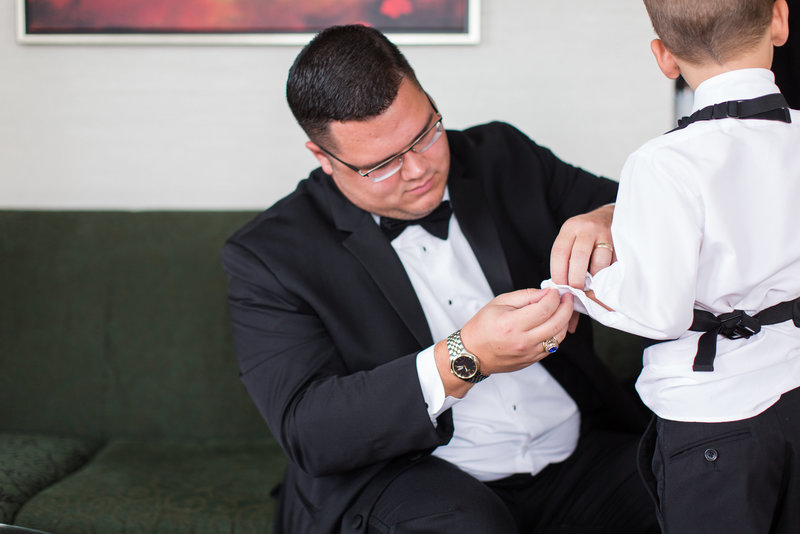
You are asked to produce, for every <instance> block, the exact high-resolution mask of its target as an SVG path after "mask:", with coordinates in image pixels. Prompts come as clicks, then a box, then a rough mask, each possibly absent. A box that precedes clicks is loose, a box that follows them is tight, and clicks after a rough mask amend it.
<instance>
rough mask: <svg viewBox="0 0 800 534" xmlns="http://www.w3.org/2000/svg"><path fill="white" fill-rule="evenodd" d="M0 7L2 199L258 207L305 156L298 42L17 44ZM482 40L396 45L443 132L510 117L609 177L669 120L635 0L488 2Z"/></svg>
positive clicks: (306, 162) (5, 1) (300, 167)
mask: <svg viewBox="0 0 800 534" xmlns="http://www.w3.org/2000/svg"><path fill="white" fill-rule="evenodd" d="M15 11H16V8H15V6H14V2H12V1H10V0H0V207H3V208H45V209H50V208H53V209H60V208H66V209H78V208H89V209H161V208H164V209H226V208H235V209H239V208H242V209H258V208H263V207H266V206H268V205H270V204H271V203H272V202H274V201H275V200H277V199H278V198H280V197H281V196H283V195H284V194H286V193H288V192H289V191H291V190H292V189H293V188H294V186H295V184H296V183H297V181H298V180H299V179H300V178H303V177H305V175H306V174H307V173H308V171H309V170H311V168H313V167H314V166H315V163H316V161H315V160H314V159H313V157H312V156H311V155H310V153H308V152H307V151H306V150H305V148H304V147H303V143H304V142H305V138H304V136H303V133H302V131H301V130H300V128H299V127H298V126H297V125H296V124H295V122H294V120H293V119H292V117H291V114H290V113H289V110H288V107H287V106H286V103H285V98H284V84H285V81H286V73H287V70H288V68H289V66H290V65H291V62H292V60H293V59H294V57H295V55H296V54H297V52H298V51H299V50H300V47H297V46H283V47H281V46H277V47H265V46H261V47H245V46H242V47H231V46H227V47H226V46H219V47H205V46H195V47H192V46H172V47H170V46H44V45H20V44H18V43H17V42H16V32H15V25H16V12H15ZM481 33H482V39H481V44H480V45H477V46H445V47H434V46H405V47H403V51H404V53H405V54H406V56H407V57H408V59H409V60H410V62H411V64H412V65H413V66H414V67H415V69H416V71H417V75H418V77H419V79H420V81H421V82H422V84H423V85H424V86H425V88H426V89H427V90H428V92H430V93H431V94H432V95H433V96H434V98H436V101H437V103H438V104H439V107H440V109H441V111H442V113H443V115H444V117H445V124H446V126H447V127H448V128H462V127H466V126H470V125H472V124H476V123H479V122H484V121H488V120H494V119H500V120H505V121H508V122H512V123H514V124H515V125H517V126H518V127H520V128H521V129H522V130H523V131H525V132H526V133H528V134H529V135H530V136H531V137H533V138H534V140H536V141H537V142H538V143H540V144H542V145H545V146H547V147H549V148H551V149H552V150H553V151H554V152H555V153H556V154H557V155H559V156H560V157H561V158H562V159H564V160H566V161H569V162H572V163H574V164H577V165H580V166H582V167H584V168H586V169H588V170H591V171H593V172H597V173H600V174H605V175H608V176H611V177H616V176H617V175H618V173H619V170H620V168H621V167H622V164H623V162H624V159H625V157H626V155H627V154H628V153H629V152H630V151H632V150H633V149H635V148H636V147H637V146H638V145H639V144H641V143H642V142H643V141H645V140H646V139H648V138H650V137H653V136H655V135H658V134H660V133H662V132H664V131H665V130H667V129H668V128H669V126H670V121H671V117H672V100H673V97H672V86H671V84H670V83H669V82H668V81H667V80H666V79H665V78H663V77H662V76H661V74H660V72H659V71H658V69H657V68H656V66H655V63H654V62H653V61H652V59H651V56H650V52H649V41H650V39H651V38H652V30H651V27H650V24H649V22H648V20H647V16H646V13H645V10H644V7H643V5H642V3H641V1H637V0H633V1H631V0H604V1H603V2H596V1H593V0H529V1H522V0H516V1H514V0H483V6H482V32H481Z"/></svg>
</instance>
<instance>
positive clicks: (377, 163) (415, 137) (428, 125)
mask: <svg viewBox="0 0 800 534" xmlns="http://www.w3.org/2000/svg"><path fill="white" fill-rule="evenodd" d="M435 116H436V112H435V111H432V112H431V114H430V115H429V116H428V121H427V122H426V123H425V126H423V127H422V129H421V130H420V131H418V132H417V135H415V136H414V141H416V140H417V139H419V136H420V135H422V134H423V133H424V132H425V130H427V129H428V128H430V127H431V119H432V118H433V117H435ZM410 145H411V143H409V144H408V145H406V148H408V147H409V146H410ZM404 150H405V149H403V150H401V151H400V152H403V151H404ZM398 154H399V152H398ZM395 156H397V154H393V155H391V156H389V157H388V158H384V159H382V160H380V161H378V162H375V163H372V164H370V165H362V166H361V167H360V169H361V170H362V171H363V170H365V169H374V168H375V167H377V166H378V165H380V164H381V163H386V162H387V161H389V160H390V159H392V158H394V157H395Z"/></svg>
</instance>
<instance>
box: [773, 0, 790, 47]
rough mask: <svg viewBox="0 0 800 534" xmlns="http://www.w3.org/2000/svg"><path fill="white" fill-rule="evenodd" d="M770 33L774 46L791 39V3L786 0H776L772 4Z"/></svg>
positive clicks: (781, 44) (783, 43)
mask: <svg viewBox="0 0 800 534" xmlns="http://www.w3.org/2000/svg"><path fill="white" fill-rule="evenodd" d="M770 33H771V35H772V44H773V45H774V46H783V45H785V44H786V41H788V40H789V5H788V4H787V3H786V0H776V2H775V3H774V4H773V6H772V25H771V26H770Z"/></svg>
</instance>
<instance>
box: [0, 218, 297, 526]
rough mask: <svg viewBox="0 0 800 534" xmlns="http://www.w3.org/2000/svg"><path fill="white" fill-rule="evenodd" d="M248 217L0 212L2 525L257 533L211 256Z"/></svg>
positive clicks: (250, 443) (253, 427) (239, 400)
mask: <svg viewBox="0 0 800 534" xmlns="http://www.w3.org/2000/svg"><path fill="white" fill-rule="evenodd" d="M253 215H254V213H251V212H135V213H134V212H44V211H39V212H37V211H0V523H14V524H18V525H22V526H29V527H31V528H37V529H40V530H43V531H46V532H55V533H57V534H65V533H70V532H75V533H78V532H98V533H103V534H114V533H121V532H172V533H181V532H186V533H188V532H228V531H230V532H234V531H235V532H237V533H248V532H268V531H269V525H270V524H271V521H272V519H271V518H272V515H273V503H272V500H271V499H270V498H269V496H268V493H269V490H270V489H271V488H272V487H273V486H274V485H275V484H276V483H277V482H278V481H279V480H280V478H281V474H282V471H283V467H284V465H285V459H284V456H283V453H282V452H281V451H280V449H279V447H278V446H277V444H276V443H275V441H274V439H273V438H272V437H271V436H270V434H269V431H268V429H267V427H266V425H265V424H264V422H263V420H262V419H261V417H260V415H259V414H258V412H257V410H256V409H255V407H254V405H253V403H252V401H251V400H250V398H249V397H248V395H247V393H246V391H245V389H244V387H243V386H242V384H241V383H240V381H239V377H238V369H237V365H236V357H235V354H234V350H233V345H232V340H231V335H230V325H229V318H228V307H227V302H226V298H225V293H226V281H225V276H224V273H223V270H222V267H221V263H220V250H221V247H222V244H223V242H224V240H225V238H226V237H227V236H228V235H230V234H231V233H233V232H234V231H235V230H236V229H237V228H239V227H240V226H241V225H242V224H244V222H246V221H247V220H249V219H250V218H252V216H253ZM53 436H60V437H53ZM96 451H99V452H96ZM95 452H96V454H95Z"/></svg>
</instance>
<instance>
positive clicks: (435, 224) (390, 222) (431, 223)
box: [381, 200, 453, 241]
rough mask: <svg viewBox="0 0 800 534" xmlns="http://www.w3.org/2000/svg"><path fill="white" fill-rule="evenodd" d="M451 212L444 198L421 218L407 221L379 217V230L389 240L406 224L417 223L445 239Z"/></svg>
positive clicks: (397, 234) (448, 203)
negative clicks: (436, 206)
mask: <svg viewBox="0 0 800 534" xmlns="http://www.w3.org/2000/svg"><path fill="white" fill-rule="evenodd" d="M451 213H453V208H451V207H450V201H448V200H445V201H444V202H442V203H441V204H439V207H438V208H436V209H435V210H433V211H432V212H430V213H429V214H428V215H426V216H425V217H423V218H421V219H414V220H411V221H408V220H403V219H391V218H389V217H381V230H383V233H384V234H386V237H388V238H389V241H391V240H392V239H394V238H395V237H397V236H399V235H400V233H401V232H402V231H403V230H405V229H406V226H409V225H412V224H418V225H420V226H422V227H423V228H424V229H425V230H427V231H428V232H429V233H431V234H433V235H435V236H436V237H438V238H439V239H447V228H448V227H449V226H450V214H451Z"/></svg>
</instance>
